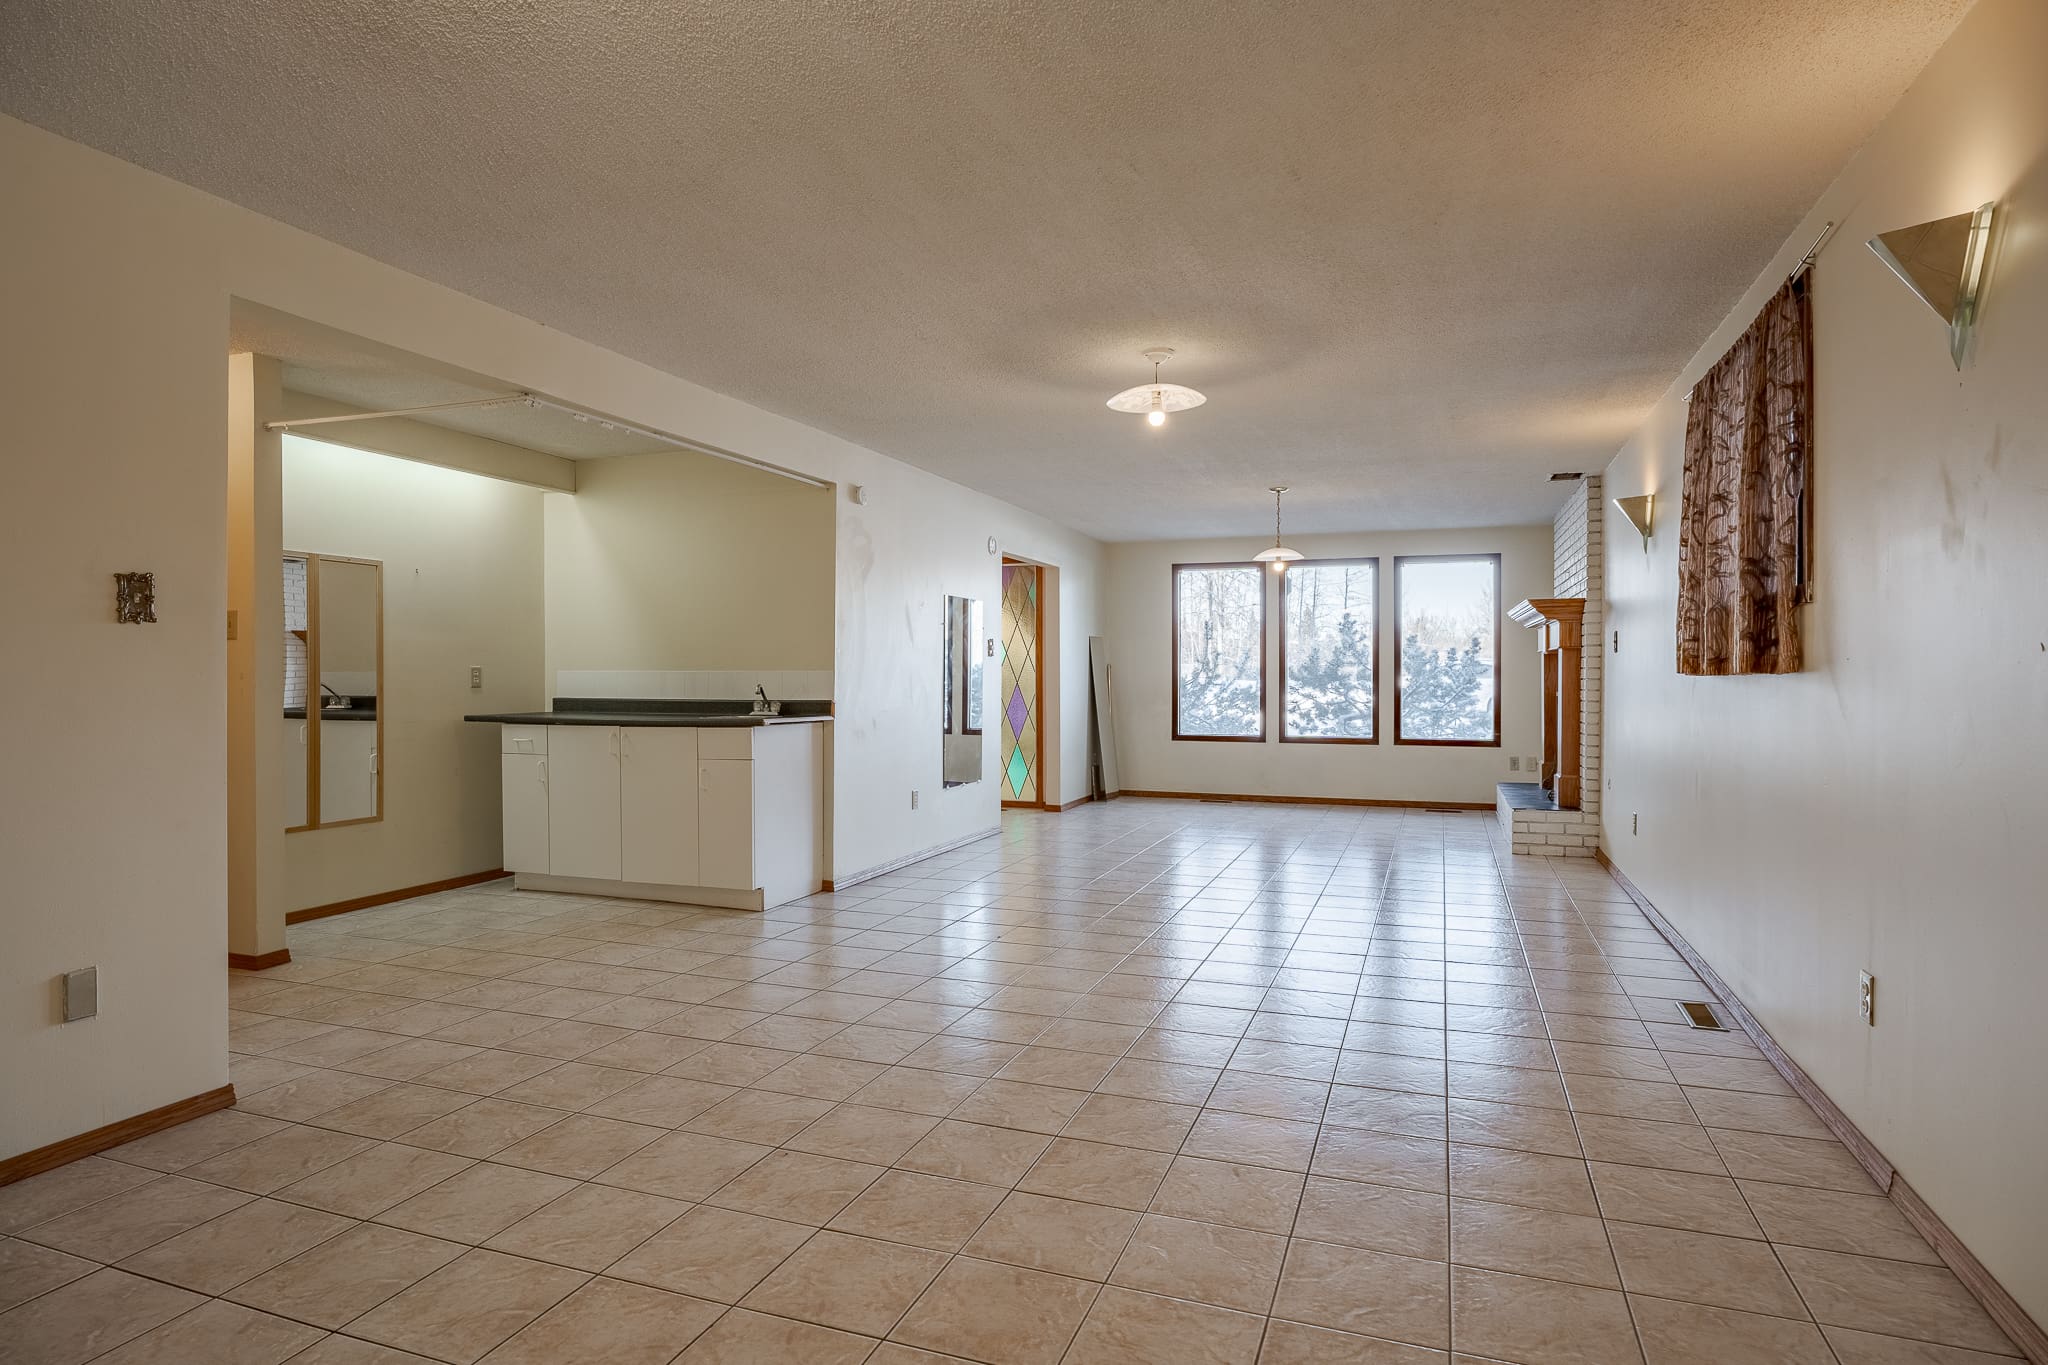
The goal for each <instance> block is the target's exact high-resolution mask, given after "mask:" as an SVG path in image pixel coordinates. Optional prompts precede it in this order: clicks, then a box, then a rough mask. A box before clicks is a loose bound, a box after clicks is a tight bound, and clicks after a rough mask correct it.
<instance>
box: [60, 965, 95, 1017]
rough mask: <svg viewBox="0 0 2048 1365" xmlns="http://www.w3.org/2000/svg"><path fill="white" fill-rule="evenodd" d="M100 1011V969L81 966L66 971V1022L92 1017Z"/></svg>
mask: <svg viewBox="0 0 2048 1365" xmlns="http://www.w3.org/2000/svg"><path fill="white" fill-rule="evenodd" d="M99 1012H100V969H99V968H97V967H80V968H79V969H78V970H77V971H75V972H66V973H64V1022H65V1023H67V1024H68V1023H70V1022H72V1021H73V1020H74V1019H90V1018H92V1017H93V1016H94V1015H95V1014H98V1013H99Z"/></svg>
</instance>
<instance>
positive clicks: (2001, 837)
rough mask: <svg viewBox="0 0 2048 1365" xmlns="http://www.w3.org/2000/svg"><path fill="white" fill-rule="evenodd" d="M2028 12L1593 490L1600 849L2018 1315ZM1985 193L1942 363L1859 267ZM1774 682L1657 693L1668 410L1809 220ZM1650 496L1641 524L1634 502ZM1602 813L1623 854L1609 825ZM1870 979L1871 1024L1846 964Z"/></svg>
mask: <svg viewBox="0 0 2048 1365" xmlns="http://www.w3.org/2000/svg"><path fill="white" fill-rule="evenodd" d="M2044 53H2048V7H2044V6H2043V5H2041V4H2039V3H2038V0H1982V2H1981V3H1979V4H1978V5H1977V6H1976V8H1975V9H1974V10H1972V12H1971V13H1970V15H1969V16H1968V17H1967V18H1965V19H1964V20H1963V23H1962V25H1961V27H1960V28H1958V29H1957V31H1956V33H1955V36H1954V37H1953V38H1952V39H1951V40H1950V41H1949V43H1948V44H1947V46H1946V47H1944V48H1943V50H1942V51H1941V53H1940V54H1939V55H1938V56H1936V57H1935V59H1934V61H1933V62H1932V64H1931V65H1930V66H1929V67H1928V68H1927V70H1926V71H1925V72H1924V73H1923V74H1922V75H1921V76H1920V78H1919V79H1918V81H1916V82H1915V84H1914V85H1913V87H1912V88H1911V90H1910V91H1909V92H1908V93H1907V94H1906V95H1905V97H1904V98H1903V99H1902V100H1901V102H1900V104H1899V106H1898V108H1897V109H1896V110H1895V111H1894V112H1893V114H1892V115H1891V117H1890V118H1889V119H1888V120H1887V121H1886V122H1885V124H1884V125H1883V126H1882V127H1881V128H1879V130H1878V131H1877V132H1876V133H1875V134H1874V135H1873V136H1872V137H1871V139H1870V140H1869V142H1867V143H1866V144H1865V145H1864V147H1863V149H1862V150H1861V151H1860V152H1859V153H1858V154H1857V155H1856V157H1855V159H1854V160H1852V161H1851V162H1850V163H1849V165H1848V167H1847V168H1846V169H1845V170H1844V171H1843V173H1842V175H1841V177H1840V179H1839V180H1837V182H1836V183H1835V184H1834V185H1833V186H1832V187H1831V188H1830V189H1829V190H1828V192H1827V193H1826V194H1825V195H1824V196H1823V197H1822V199H1821V201H1820V202H1819V203H1818V204H1817V205H1815V206H1814V208H1813V211H1812V212H1811V213H1810V214H1808V215H1807V218H1806V220H1805V221H1804V222H1801V223H1800V224H1798V225H1797V226H1796V227H1795V228H1793V229H1792V230H1791V231H1790V232H1789V233H1788V234H1787V235H1786V238H1785V244H1784V247H1783V249H1782V250H1781V251H1780V252H1779V254H1778V257H1777V259H1776V260H1774V261H1773V262H1772V263H1771V265H1770V267H1769V268H1768V269H1767V270H1765V271H1764V272H1763V273H1762V275H1760V276H1759V277H1758V279H1757V280H1756V282H1755V284H1754V285H1752V286H1751V287H1750V288H1749V290H1748V292H1747V293H1746V294H1745V295H1744V296H1743V297H1742V298H1741V300H1740V301H1739V302H1737V303H1736V304H1735V306H1734V307H1733V308H1732V309H1731V310H1730V312H1729V314H1728V318H1727V320H1726V322H1725V323H1724V324H1723V326H1722V327H1721V329H1720V330H1719V331H1718V332H1717V333H1716V334H1715V335H1714V336H1713V337H1711V338H1710V339H1709V340H1708V341H1707V343H1706V344H1705V345H1704V346H1703V347H1701V349H1700V352H1699V354H1698V355H1697V356H1696V357H1695V358H1694V359H1693V361H1692V362H1691V363H1690V364H1689V365H1688V366H1687V367H1686V368H1685V370H1684V372H1683V373H1682V374H1681V375H1680V376H1679V379H1678V382H1677V383H1675V384H1674V385H1673V386H1672V388H1671V390H1670V391H1669V392H1668V393H1667V394H1666V395H1665V396H1664V398H1663V400H1662V402H1660V403H1659V404H1658V405H1657V407H1656V409H1655V411H1654V412H1653V413H1652V414H1651V416H1650V418H1649V420H1648V421H1647V423H1646V424H1645V425H1644V426H1643V428H1642V429H1641V430H1640V431H1639V432H1638V434H1637V435H1636V436H1635V437H1634V438H1633V439H1632V440H1630V441H1629V443H1628V444H1627V445H1626V446H1625V447H1624V448H1623V450H1622V451H1621V453H1620V455H1619V456H1618V457H1617V458H1616V459H1615V461H1614V462H1613V464H1612V465H1611V466H1610V467H1609V469H1608V471H1607V488H1606V491H1607V493H1608V494H1609V495H1610V496H1614V497H1623V496H1628V495H1631V494H1635V493H1641V492H1650V491H1654V492H1655V493H1656V494H1657V513H1658V519H1657V526H1656V534H1655V538H1654V540H1653V542H1652V544H1651V547H1650V551H1649V553H1648V554H1647V555H1645V554H1643V553H1642V552H1641V551H1640V549H1639V548H1638V547H1639V546H1640V543H1641V542H1640V541H1639V540H1638V538H1637V537H1636V536H1635V533H1634V532H1633V531H1632V530H1630V529H1629V527H1628V526H1627V525H1626V523H1625V522H1624V521H1623V520H1622V518H1621V515H1620V513H1619V512H1617V511H1615V510H1613V508H1612V507H1611V506H1610V507H1609V508H1608V511H1607V521H1606V532H1607V544H1608V546H1609V547H1610V550H1611V553H1610V554H1609V556H1608V559H1607V566H1608V567H1607V594H1608V599H1609V603H1610V609H1611V613H1612V616H1611V620H1610V621H1609V626H1610V628H1618V629H1619V630H1620V632H1621V650H1620V653H1619V654H1618V655H1611V656H1610V657H1609V659H1608V665H1609V667H1608V673H1607V727H1608V728H1607V749H1606V764H1607V773H1608V775H1609V777H1610V778H1611V779H1612V782H1613V786H1612V788H1611V790H1609V791H1608V792H1607V793H1606V800H1607V804H1606V814H1605V821H1606V827H1605V845H1606V848H1607V850H1608V852H1609V853H1610V854H1611V856H1612V857H1613V858H1614V860H1615V862H1616V863H1617V864H1619V865H1620V867H1621V868H1622V869H1623V870H1624V871H1625V872H1626V873H1627V874H1628V875H1629V877H1630V878H1632V879H1633V880H1634V881H1635V882H1636V884H1637V885H1638V886H1640V887H1641V888H1642V889H1643V891H1644V892H1645V893H1646V894H1647V895H1648V896H1649V897H1650V899H1651V900H1653V901H1654V902H1656V904H1657V905H1658V907H1659V908H1660V909H1662V910H1663V911H1664V913H1665V914H1666V915H1668V916H1669V917H1670V918H1671V920H1672V921H1673V922H1674V923H1675V924H1676V926H1677V928H1678V929H1679V930H1680V931H1681V932H1682V933H1683V934H1685V936H1686V937H1687V938H1689V939H1690V940H1691V941H1692V942H1693V944H1694V945H1695V946H1697V947H1698V948H1699V949H1700V951H1701V952H1702V953H1704V954H1705V955H1706V957H1707V958H1708V960H1709V961H1711V962H1712V963H1713V964H1714V965H1715V967H1716V968H1717V969H1718V970H1719V971H1720V972H1721V973H1722V974H1723V975H1724V976H1725V977H1726V978H1727V979H1728V981H1729V982H1730V984H1731V985H1732V986H1733V987H1734V989H1735V990H1736V991H1737V992H1738V993H1739V994H1740V995H1741V996H1742V998H1743V999H1744V1001H1745V1002H1747V1004H1748V1005H1749V1006H1750V1008H1752V1009H1753V1010H1755V1011H1756V1013H1757V1014H1758V1016H1759V1017H1760V1018H1761V1019H1762V1021H1763V1023H1764V1024H1765V1026H1766V1027H1768V1028H1769V1029H1770V1030H1771V1032H1772V1034H1773V1035H1774V1036H1775V1037H1776V1038H1777V1039H1778V1041H1779V1042H1780V1043H1782V1044H1783V1045H1784V1046H1785V1047H1786V1048H1787V1050H1789V1051H1790V1052H1791V1054H1792V1055H1793V1057H1795V1058H1796V1059H1797V1060H1798V1061H1799V1062H1800V1064H1801V1065H1802V1066H1804V1067H1805V1068H1806V1070H1807V1071H1808V1072H1809V1073H1811V1074H1812V1076H1813V1077H1814V1078H1815V1080H1816V1081H1818V1082H1819V1084H1820V1085H1821V1087H1822V1088H1823V1089H1825V1090H1826V1091H1827V1093H1828V1094H1829V1096H1830V1097H1832V1098H1833V1099H1834V1101H1835V1102H1836V1103H1837V1104H1839V1105H1840V1106H1841V1107H1842V1108H1843V1109H1844V1110H1845V1111H1846V1112H1847V1113H1848V1115H1849V1116H1850V1118H1852V1119H1853V1120H1854V1121H1855V1122H1856V1123H1857V1125H1858V1126H1859V1127H1860V1128H1862V1130H1863V1131H1864V1132H1865V1133H1866V1134H1868V1135H1869V1137H1870V1138H1871V1139H1872V1141H1874V1142H1875V1143H1876V1144H1877V1146H1878V1147H1879V1148H1880V1149H1881V1150H1882V1151H1883V1152H1884V1153H1885V1155H1886V1156H1887V1157H1889V1158H1890V1159H1891V1160H1892V1161H1893V1162H1894V1163H1895V1164H1896V1165H1897V1167H1898V1170H1899V1174H1900V1175H1901V1176H1902V1177H1903V1178H1904V1179H1905V1180H1906V1181H1908V1182H1909V1183H1910V1184H1911V1185H1912V1186H1913V1187H1914V1188H1915V1189H1916V1190H1917V1191H1918V1192H1919V1193H1920V1194H1921V1195H1922V1196H1923V1197H1925V1198H1926V1199H1927V1200H1928V1202H1929V1203H1931V1204H1932V1205H1933V1207H1934V1209H1935V1210H1936V1211H1937V1212H1938V1213H1939V1214H1940V1215H1941V1216H1942V1217H1943V1218H1944V1219H1945V1220H1946V1221H1947V1222H1948V1224H1949V1226H1950V1227H1951V1228H1953V1229H1954V1230H1955V1232H1956V1233H1957V1234H1959V1235H1960V1236H1961V1237H1962V1239H1963V1240H1964V1242H1965V1243H1967V1244H1968V1245H1969V1246H1970V1248H1971V1249H1972V1250H1973V1251H1974V1252H1975V1253H1976V1254H1977V1256H1978V1257H1980V1258H1981V1259H1982V1260H1983V1261H1984V1263H1985V1264H1986V1265H1987V1266H1988V1267H1989V1268H1990V1269H1991V1271H1992V1272H1993V1273H1994V1274H1996V1275H1997V1276H1998V1277H1999V1278H2000V1279H2001V1280H2002V1281H2003V1283H2004V1284H2005V1286H2006V1287H2007V1288H2008V1289H2009V1290H2010V1291H2011V1292H2012V1293H2013V1294H2014V1296H2015V1297H2017V1298H2018V1299H2019V1301H2020V1302H2021V1303H2022V1304H2023V1305H2025V1306H2026V1307H2027V1308H2028V1309H2029V1310H2031V1312H2032V1314H2033V1316H2034V1317H2035V1319H2036V1320H2040V1321H2048V1179H2044V1178H2043V1175H2042V1166H2041V1154H2042V1150H2043V1143H2044V1141H2048V1068H2044V1065H2043V1062H2042V1056H2043V1053H2042V1044H2041V1028H2040V1021H2039V1010H2038V1006H2037V1003H2036V1002H2037V1000H2038V998H2039V996H2040V971H2041V967H2042V964H2043V963H2048V912H2044V910H2043V905H2044V892H2043V887H2044V886H2048V840H2044V839H2043V838H2042V837H2041V818H2042V802H2041V779H2040V774H2039V768H2040V764H2041V760H2042V756H2043V755H2044V754H2048V705H2044V703H2043V697H2044V696H2048V606H2044V597H2043V593H2042V584H2043V583H2044V582H2048V537H2044V535H2043V533H2042V527H2043V525H2044V524H2048V383H2044V382H2043V366H2044V358H2048V83H2044V82H2043V81H2042V79H2041V61H2042V54H2044ZM1989 199H1996V200H1998V201H1999V203H2000V205H2001V210H2002V213H2003V214H2004V217H2005V226H2004V229H2003V234H2002V236H2003V239H2002V241H2001V242H2000V243H1999V245H1998V247H1997V248H1996V250H1997V255H1996V257H1995V259H1994V260H1993V263H1992V267H1991V271H1990V283H1989V293H1988V297H1987V300H1986V305H1985V309H1984V313H1983V321H1982V328H1981V331H1980V334H1979V337H1978V341H1977V347H1976V353H1975V356H1974V358H1973V359H1972V360H1971V361H1970V362H1969V364H1967V365H1966V367H1965V368H1964V369H1963V370H1962V371H1961V372H1960V373H1958V372H1957V371H1956V369H1955V368H1954V367H1953V366H1952V365H1951V363H1950V361H1949V358H1948V352H1947V335H1946V329H1945V328H1944V326H1943V324H1942V323H1941V322H1940V320H1939V319H1938V318H1936V317H1935V315H1934V314H1933V313H1932V312H1930V311H1929V310H1928V308H1927V307H1926V306H1925V305H1923V304H1922V303H1920V302H1919V301H1918V300H1917V299H1915V298H1914V297H1912V295H1910V294H1909V293H1908V292H1907V291H1906V289H1905V288H1904V287H1903V286H1901V285H1900V283H1899V282H1898V281H1897V280H1896V279H1894V278H1893V277H1892V276H1891V274H1890V272H1889V271H1887V270H1886V268H1885V267H1884V266H1883V265H1882V264H1881V263H1880V262H1879V261H1878V259H1877V257H1876V256H1874V255H1873V254H1872V253H1871V252H1870V251H1869V250H1868V249H1867V248H1866V247H1865V246H1864V242H1865V240H1866V239H1867V238H1869V237H1871V236H1872V235H1874V234H1876V233H1878V232H1882V231H1887V230H1890V229H1893V228H1897V227H1903V226H1906V225H1908V224H1912V223H1918V222H1922V221H1925V220H1928V219H1933V218H1939V217H1943V216H1946V215H1948V214H1953V213H1957V212H1961V211H1965V210H1969V209H1973V208H1975V207H1976V206H1977V205H1978V204H1980V203H1982V202H1984V201H1985V200H1989ZM1828 220H1833V221H1834V222H1835V223H1836V229H1835V233H1834V237H1833V239H1832V240H1831V241H1830V242H1829V244H1828V245H1827V247H1826V248H1825V249H1824V250H1823V251H1822V253H1821V255H1820V257H1819V262H1818V264H1817V265H1816V266H1815V269H1814V334H1815V339H1816V356H1815V365H1814V370H1815V374H1814V384H1815V392H1816V399H1817V407H1816V411H1815V431H1816V457H1815V459H1816V477H1815V489H1816V493H1815V496H1816V503H1815V510H1816V525H1815V530H1814V580H1815V586H1816V594H1817V596H1816V600H1815V602H1814V603H1813V605H1812V606H1811V607H1809V608H1808V609H1807V611H1806V616H1805V629H1806V642H1807V659H1808V662H1807V667H1806V670H1805V671H1804V672H1802V673H1796V674H1792V675H1789V676H1783V677H1739V678H1681V677H1679V676H1677V675H1676V674H1675V672H1674V671H1673V668H1674V665H1673V658H1674V649H1675V646H1674V629H1675V625H1674V611H1675V609H1674V595H1675V586H1676V582H1677V554H1678V535H1677V530H1676V516H1677V512H1678V498H1679V469H1680V463H1681V459H1682V453H1683V423H1684V404H1683V402H1682V397H1681V395H1682V394H1683V393H1684V391H1685V389H1686V388H1687V386H1688V385H1689V384H1690V383H1691V381H1692V380H1693V379H1694V378H1695V377H1696V376H1698V375H1699V374H1700V373H1701V372H1702V371H1703V370H1705V369H1706V368H1707V367H1708V366H1709V365H1710V364H1711V363H1712V362H1713V361H1714V360H1716V359H1717V358H1719V356H1720V355H1721V354H1722V352H1723V351H1724V350H1726V348H1727V346H1728V345H1729V343H1730V342H1731V341H1732V340H1733V339H1734V338H1735V337H1736V336H1737V335H1739V333H1740V332H1741V331H1742V329H1743V328H1745V327H1747V325H1748V324H1749V322H1750V320H1751V318H1753V317H1754V316H1755V314H1756V312H1757V310H1758V309H1759V308H1760V307H1761V306H1762V304H1763V302H1764V300H1765V299H1766V298H1767V297H1768V296H1769V295H1770V294H1771V293H1772V292H1773V291H1775V290H1776V289H1777V288H1778V286H1779V284H1780V283H1782V281H1783V280H1784V278H1785V274H1786V272H1787V271H1788V270H1790V269H1791V268H1792V266H1793V264H1794V262H1795V261H1796V260H1797V259H1798V257H1799V256H1800V254H1801V253H1802V252H1804V251H1805V249H1806V247H1807V244H1808V243H1809V242H1811V241H1812V239H1813V237H1814V235H1815V234H1816V233H1817V232H1819V230H1820V227H1821V225H1822V223H1824V222H1826V221H1828ZM1667 499H1668V501H1667ZM1632 813H1633V814H1639V815H1640V817H1641V832H1640V833H1639V834H1631V833H1630V829H1629V825H1630V818H1631V815H1632ZM1864 969H1867V970H1869V971H1871V972H1873V973H1874V974H1875V975H1876V978H1877V1001H1878V1007H1877V1022H1876V1026H1875V1027H1874V1028H1872V1027H1866V1026H1865V1025H1864V1024H1862V1023H1861V1022H1860V1021H1859V1019H1858V1016H1857V1008H1856V1005H1857V973H1858V971H1859V970H1864Z"/></svg>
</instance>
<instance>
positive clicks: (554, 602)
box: [546, 451, 832, 695]
mask: <svg viewBox="0 0 2048 1365" xmlns="http://www.w3.org/2000/svg"><path fill="white" fill-rule="evenodd" d="M546 517H547V660H548V661H547V684H548V687H549V689H550V695H552V694H553V693H554V692H557V691H559V692H563V693H567V694H569V695H576V693H575V691H574V689H572V688H569V687H562V686H559V685H558V684H557V681H556V675H557V674H558V673H559V672H561V671H562V670H565V669H573V670H579V671H596V670H614V671H623V670H725V669H779V670H793V669H829V668H830V667H831V666H832V490H831V489H830V488H813V487H811V486H809V485H807V484H801V483H797V482H795V481H793V480H790V479H785V478H781V477H779V476H777V475H774V474H764V473H762V472H761V471H759V470H756V469H748V468H747V467H745V466H744V465H737V464H734V463H732V462H731V461H729V460H718V459H713V458H712V457H710V456H708V455H698V454H694V453H690V452H684V451H677V452H674V453H669V454H659V455H634V456H625V457H621V458H617V459H609V460H585V461H582V462H581V463H580V464H579V465H578V467H577V481H576V491H575V493H573V494H569V493H553V494H550V495H549V496H548V498H547V502H546Z"/></svg>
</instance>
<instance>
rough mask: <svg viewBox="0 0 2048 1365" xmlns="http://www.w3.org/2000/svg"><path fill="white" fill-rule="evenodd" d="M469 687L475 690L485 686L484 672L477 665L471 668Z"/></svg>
mask: <svg viewBox="0 0 2048 1365" xmlns="http://www.w3.org/2000/svg"><path fill="white" fill-rule="evenodd" d="M469 685H470V686H471V687H473V688H475V687H482V686H483V685H484V671H483V669H482V668H480V667H477V666H476V665H471V666H470V670H469Z"/></svg>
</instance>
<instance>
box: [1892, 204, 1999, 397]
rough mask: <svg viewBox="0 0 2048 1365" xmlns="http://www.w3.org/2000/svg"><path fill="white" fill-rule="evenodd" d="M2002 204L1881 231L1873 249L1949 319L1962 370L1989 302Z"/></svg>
mask: <svg viewBox="0 0 2048 1365" xmlns="http://www.w3.org/2000/svg"><path fill="white" fill-rule="evenodd" d="M1996 208H1997V205H1996V204H1995V203H1987V204H1980V205H1979V206H1978V207H1977V208H1976V209H1975V210H1974V211H1972V212H1969V213H1958V214H1954V215H1951V216H1950V217H1947V218H1937V219H1935V220H1934V221H1933V222H1929V223H1915V224H1913V225H1912V226H1911V227H1902V228H1894V229H1892V230H1891V231H1890V232H1880V233H1878V234H1877V236H1875V237H1872V238H1871V239H1870V249H1871V250H1872V251H1874V252H1876V253H1877V258H1878V259H1879V260H1880V261H1883V262H1884V263H1885V264H1886V265H1888V266H1890V267H1891V271H1892V273H1893V274H1894V275H1897V276H1898V277H1899V279H1900V280H1901V281H1902V282H1903V283H1904V284H1905V286H1906V287H1907V288H1908V289H1910V290H1912V291H1913V294H1914V296H1915V297H1917V298H1918V299H1919V300H1920V301H1921V302H1922V303H1924V304H1926V305H1927V306H1928V307H1929V308H1932V309H1933V310H1934V311H1935V312H1936V313H1939V314H1940V315H1941V320H1942V321H1943V322H1946V323H1947V324H1948V355H1949V359H1950V360H1953V361H1954V362H1955V366H1956V368H1957V369H1958V370H1960V369H1962V368H1963V356H1964V355H1965V354H1966V353H1967V352H1968V351H1969V348H1970V333H1971V332H1972V331H1973V330H1975V328H1976V326H1977V314H1978V312H1979V310H1980V309H1981V308H1982V307H1983V304H1984V264H1985V260H1986V258H1987V257H1988V256H1989V255H1990V251H1991V219H1992V216H1993V213H1994V211H1995V209H1996Z"/></svg>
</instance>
